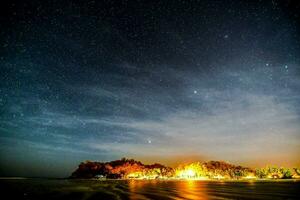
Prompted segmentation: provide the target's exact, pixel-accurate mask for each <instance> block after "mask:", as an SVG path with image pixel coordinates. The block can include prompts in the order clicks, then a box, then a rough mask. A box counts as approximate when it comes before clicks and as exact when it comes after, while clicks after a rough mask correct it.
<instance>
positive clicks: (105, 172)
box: [71, 158, 300, 180]
mask: <svg viewBox="0 0 300 200" xmlns="http://www.w3.org/2000/svg"><path fill="white" fill-rule="evenodd" d="M71 178H93V179H142V180H153V179H160V180H274V179H299V178H300V168H297V167H295V168H284V167H275V166H267V167H264V168H257V169H252V168H249V167H242V166H236V165H233V164H230V163H227V162H224V161H209V162H203V163H201V162H194V163H190V164H184V165H179V166H177V167H175V168H171V167H166V166H164V165H161V164H157V163H156V164H152V165H144V164H143V163H141V162H139V161H135V160H133V159H126V158H123V159H121V160H116V161H111V162H106V163H101V162H91V161H86V162H83V163H81V164H80V165H79V167H78V169H77V170H76V171H74V172H73V173H72V176H71Z"/></svg>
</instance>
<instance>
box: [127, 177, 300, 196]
mask: <svg viewBox="0 0 300 200" xmlns="http://www.w3.org/2000/svg"><path fill="white" fill-rule="evenodd" d="M128 186H129V187H128V188H129V199H132V200H136V199H141V200H145V199H175V200H179V199H203V200H204V199H298V197H299V195H300V194H299V192H300V183H299V182H296V183H293V182H255V181H248V182H226V181H196V180H189V181H157V180H151V181H142V180H131V181H129V182H128Z"/></svg>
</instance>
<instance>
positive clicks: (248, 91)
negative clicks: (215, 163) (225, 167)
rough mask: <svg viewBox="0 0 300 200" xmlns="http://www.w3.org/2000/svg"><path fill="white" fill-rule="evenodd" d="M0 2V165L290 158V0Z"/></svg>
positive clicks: (297, 92)
mask: <svg viewBox="0 0 300 200" xmlns="http://www.w3.org/2000/svg"><path fill="white" fill-rule="evenodd" d="M1 4H2V3H1ZM1 7H2V8H4V9H5V11H4V12H1V26H0V33H1V35H0V68H1V76H0V144H1V146H0V169H1V170H0V172H1V174H0V175H2V176H7V175H10V176H59V177H63V176H68V175H69V174H70V173H71V171H72V170H73V169H75V168H76V165H77V164H78V163H79V162H81V161H83V160H88V159H89V160H100V161H101V160H102V161H104V160H105V161H106V160H112V159H118V158H120V157H124V156H126V157H133V158H137V159H141V160H142V161H145V162H152V161H158V162H161V163H163V164H175V163H177V162H180V161H187V160H212V159H215V160H226V161H229V162H232V163H237V164H244V165H250V166H263V165H266V164H276V165H286V166H295V165H299V164H300V160H299V153H300V123H299V122H300V40H299V39H300V37H299V36H300V34H299V28H300V26H299V21H300V20H299V12H297V11H298V10H299V9H300V7H299V3H297V1H296V0H295V1H293V0H290V1H275V0H273V1H157V2H151V3H149V2H146V1H130V2H127V1H90V0H88V1H76V2H75V1H35V0H33V1H23V2H22V3H17V2H15V3H14V2H10V3H7V4H5V5H4V6H1Z"/></svg>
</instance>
